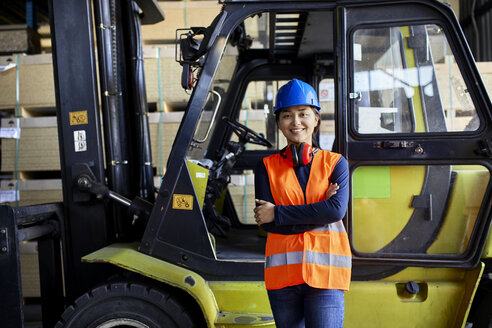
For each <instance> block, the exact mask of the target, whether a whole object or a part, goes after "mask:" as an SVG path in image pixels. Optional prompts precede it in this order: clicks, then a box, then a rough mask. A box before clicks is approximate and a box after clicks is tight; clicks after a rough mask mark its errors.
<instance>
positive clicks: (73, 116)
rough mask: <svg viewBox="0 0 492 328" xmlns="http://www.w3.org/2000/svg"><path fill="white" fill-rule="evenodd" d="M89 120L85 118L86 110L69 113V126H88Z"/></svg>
mask: <svg viewBox="0 0 492 328" xmlns="http://www.w3.org/2000/svg"><path fill="white" fill-rule="evenodd" d="M88 123H89V119H88V117H87V111H86V110H80V111H77V112H70V125H81V124H88Z"/></svg>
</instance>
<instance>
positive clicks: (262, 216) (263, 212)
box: [254, 199, 275, 226]
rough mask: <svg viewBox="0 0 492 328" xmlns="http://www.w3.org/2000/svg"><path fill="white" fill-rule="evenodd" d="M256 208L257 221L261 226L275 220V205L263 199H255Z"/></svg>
mask: <svg viewBox="0 0 492 328" xmlns="http://www.w3.org/2000/svg"><path fill="white" fill-rule="evenodd" d="M255 201H256V207H255V209H254V212H255V221H256V223H257V224H258V225H259V226H260V225H262V224H264V223H269V222H273V221H274V220H275V210H274V209H275V205H274V204H272V203H270V202H267V201H265V200H261V199H255Z"/></svg>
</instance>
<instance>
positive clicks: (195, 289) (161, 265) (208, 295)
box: [82, 243, 274, 328]
mask: <svg viewBox="0 0 492 328" xmlns="http://www.w3.org/2000/svg"><path fill="white" fill-rule="evenodd" d="M137 248H138V244H136V243H132V244H113V245H110V246H107V247H104V248H102V249H100V250H98V251H96V252H93V253H91V254H89V255H87V256H85V257H83V258H82V260H83V261H85V262H89V263H91V262H92V263H93V262H105V263H111V264H114V265H116V266H119V267H121V268H123V269H126V270H129V271H133V272H135V273H138V274H141V275H143V276H146V277H149V278H152V279H155V280H157V281H160V282H163V283H166V284H169V285H171V286H173V287H177V288H179V289H182V290H183V291H185V292H187V293H188V294H189V295H191V296H192V297H193V298H194V299H195V301H196V302H197V303H198V305H199V306H200V308H201V310H202V311H203V315H204V318H205V321H206V323H207V326H208V327H228V328H229V327H230V328H234V327H268V326H271V327H273V326H274V324H273V317H272V314H271V310H270V304H269V303H268V298H267V295H266V290H265V284H264V283H262V282H248V281H246V282H244V281H238V282H236V281H213V282H209V281H206V280H204V279H203V278H202V277H201V276H200V275H199V274H197V273H195V272H193V271H190V270H187V269H185V268H182V267H179V266H176V265H174V264H171V263H168V262H166V261H162V260H159V259H157V258H154V257H151V256H148V255H145V254H143V253H140V252H138V250H137ZM245 300H247V303H248V306H246V307H245Z"/></svg>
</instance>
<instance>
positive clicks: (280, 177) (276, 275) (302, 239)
mask: <svg viewBox="0 0 492 328" xmlns="http://www.w3.org/2000/svg"><path fill="white" fill-rule="evenodd" d="M340 157H341V155H340V154H335V153H331V152H328V151H323V150H321V151H319V152H318V153H317V154H316V155H315V156H314V158H313V161H312V162H311V171H310V175H309V180H308V183H307V186H306V193H305V196H304V193H303V191H302V188H301V186H300V185H299V182H298V180H297V177H296V174H295V172H294V169H293V168H292V167H290V166H289V164H288V162H287V161H286V160H284V159H283V158H282V157H281V155H280V154H275V155H272V156H269V157H267V158H264V159H263V161H264V163H265V167H266V169H267V173H268V179H269V182H270V189H271V191H272V196H273V198H274V200H275V204H276V205H300V204H305V203H307V204H311V203H315V202H319V201H322V200H325V197H326V196H325V193H326V190H327V189H328V186H329V179H330V176H331V173H332V172H333V168H334V167H335V165H336V163H337V162H338V160H339V159H340ZM351 266H352V257H351V252H350V245H349V242H348V237H347V233H346V231H345V227H344V225H343V223H342V221H337V222H334V223H331V224H327V225H324V226H321V227H318V228H316V229H314V230H312V231H308V232H305V233H301V234H296V235H280V234H275V233H270V234H269V235H268V238H267V245H266V249H265V285H266V288H267V289H279V288H283V287H287V286H292V285H297V284H302V283H304V282H305V283H307V284H308V285H310V286H312V287H316V288H326V289H342V290H348V288H349V285H350V276H351Z"/></svg>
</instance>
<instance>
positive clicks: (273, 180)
mask: <svg viewBox="0 0 492 328" xmlns="http://www.w3.org/2000/svg"><path fill="white" fill-rule="evenodd" d="M319 110H320V106H319V102H318V99H317V96H316V93H315V91H314V89H313V88H312V87H311V86H310V85H309V84H307V83H304V82H302V81H299V80H296V79H294V80H292V81H290V82H288V83H287V84H286V85H284V86H282V87H281V88H280V89H279V91H278V93H277V98H276V101H275V107H274V113H275V117H276V121H277V125H278V128H279V130H280V131H281V132H282V134H283V135H284V136H285V138H286V139H287V143H288V145H287V147H286V148H284V149H283V150H281V151H280V153H278V154H274V155H272V156H269V157H266V158H264V159H263V160H262V161H260V162H259V163H258V165H257V168H256V172H255V192H256V198H257V199H256V205H257V206H256V207H255V209H254V212H255V219H256V222H257V223H258V225H260V226H262V228H263V229H264V230H266V231H267V232H269V234H268V237H267V244H266V249H265V257H266V259H265V286H266V289H267V292H268V297H269V299H270V305H271V307H272V311H273V315H274V318H275V323H276V325H277V327H278V328H283V327H288V328H293V327H313V328H314V327H316V328H318V327H342V326H343V319H344V313H345V298H344V291H345V290H348V288H349V285H350V276H351V263H352V259H351V253H350V245H349V242H348V238H347V233H346V231H345V228H344V226H343V223H342V221H341V219H342V218H343V217H344V215H345V212H346V209H347V203H348V183H349V181H348V165H347V161H346V160H345V159H344V158H343V157H342V156H341V155H340V154H336V153H332V152H329V151H324V150H320V149H319V148H318V147H317V146H316V144H313V135H316V133H317V132H318V130H319V126H320V114H319Z"/></svg>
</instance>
